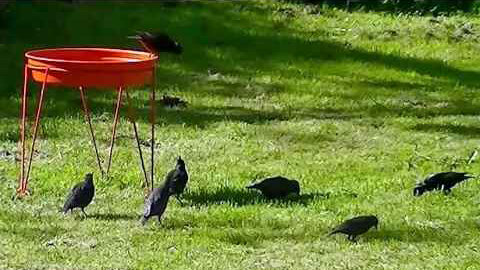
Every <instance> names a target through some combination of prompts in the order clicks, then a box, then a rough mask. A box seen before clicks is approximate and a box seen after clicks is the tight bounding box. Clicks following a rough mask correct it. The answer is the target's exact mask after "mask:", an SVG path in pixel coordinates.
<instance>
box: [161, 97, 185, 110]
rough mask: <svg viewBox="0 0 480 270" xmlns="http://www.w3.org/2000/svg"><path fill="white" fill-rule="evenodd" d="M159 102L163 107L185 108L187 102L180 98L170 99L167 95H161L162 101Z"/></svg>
mask: <svg viewBox="0 0 480 270" xmlns="http://www.w3.org/2000/svg"><path fill="white" fill-rule="evenodd" d="M159 102H160V103H161V104H162V105H163V106H165V107H170V108H172V107H179V106H181V107H186V106H187V102H186V101H185V100H182V99H181V98H179V97H171V96H167V95H163V96H162V99H160V100H159Z"/></svg>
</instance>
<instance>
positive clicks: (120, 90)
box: [107, 86, 123, 176]
mask: <svg viewBox="0 0 480 270" xmlns="http://www.w3.org/2000/svg"><path fill="white" fill-rule="evenodd" d="M122 96H123V87H121V86H120V87H119V88H118V93H117V105H116V107H115V118H114V119H113V127H112V139H111V140H110V151H109V154H108V163H107V176H108V173H109V172H110V165H111V164H112V154H113V146H114V145H115V136H116V134H117V123H118V116H119V114H120V107H121V106H122Z"/></svg>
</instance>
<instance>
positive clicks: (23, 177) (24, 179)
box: [17, 65, 49, 196]
mask: <svg viewBox="0 0 480 270" xmlns="http://www.w3.org/2000/svg"><path fill="white" fill-rule="evenodd" d="M48 72H49V68H46V69H45V73H44V79H43V82H42V88H41V90H40V95H39V98H38V101H37V108H36V113H35V123H34V125H33V134H32V144H31V146H30V154H29V158H28V160H27V166H26V167H27V168H26V172H25V154H26V153H25V140H26V139H25V133H26V121H27V107H28V97H27V92H28V66H26V65H25V74H24V76H25V77H24V85H23V93H22V101H21V104H22V105H21V106H22V120H21V126H20V133H21V134H20V141H21V145H22V153H21V160H20V162H21V165H20V166H21V171H20V182H19V188H18V189H17V193H18V194H19V195H20V196H23V195H25V194H26V192H27V186H28V178H29V176H30V170H31V167H32V159H33V153H34V151H35V142H36V140H37V134H38V125H39V123H40V118H41V116H42V107H43V100H44V95H45V91H46V90H47V79H48Z"/></svg>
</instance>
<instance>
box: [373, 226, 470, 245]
mask: <svg viewBox="0 0 480 270" xmlns="http://www.w3.org/2000/svg"><path fill="white" fill-rule="evenodd" d="M364 238H365V240H366V241H368V240H369V239H374V240H381V241H398V242H408V243H420V242H442V243H452V244H455V243H461V242H463V240H464V239H462V237H459V236H458V235H453V234H448V231H447V230H445V229H440V228H425V227H412V226H408V227H406V228H398V229H391V228H381V227H379V229H378V231H375V230H373V232H369V233H368V234H366V235H365V236H364Z"/></svg>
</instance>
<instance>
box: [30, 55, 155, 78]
mask: <svg viewBox="0 0 480 270" xmlns="http://www.w3.org/2000/svg"><path fill="white" fill-rule="evenodd" d="M25 57H26V59H27V65H28V68H29V70H30V71H31V76H32V78H33V80H34V81H36V82H43V81H44V80H45V70H46V68H49V71H48V76H47V80H46V82H47V84H55V85H63V86H72V87H78V86H83V87H119V86H131V85H143V84H147V83H150V82H151V80H152V76H153V72H154V66H155V61H156V60H157V58H158V57H157V56H156V55H153V54H151V53H147V52H140V51H132V50H121V49H107V48H57V49H44V50H34V51H29V52H27V53H25Z"/></svg>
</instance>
